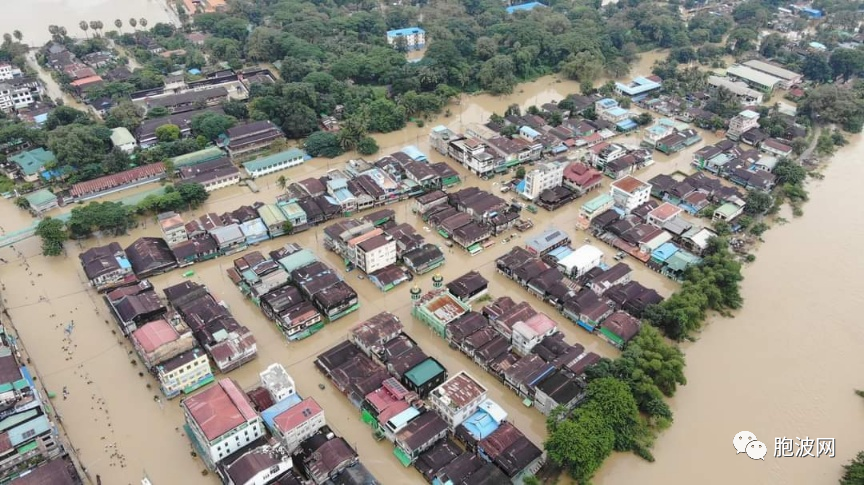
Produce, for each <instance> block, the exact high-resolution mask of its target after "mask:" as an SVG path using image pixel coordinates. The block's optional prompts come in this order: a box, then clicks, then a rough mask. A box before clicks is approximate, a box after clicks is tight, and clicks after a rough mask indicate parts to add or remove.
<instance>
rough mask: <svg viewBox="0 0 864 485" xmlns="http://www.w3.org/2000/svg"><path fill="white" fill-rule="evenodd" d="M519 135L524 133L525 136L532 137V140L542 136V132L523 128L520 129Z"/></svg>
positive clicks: (527, 127)
mask: <svg viewBox="0 0 864 485" xmlns="http://www.w3.org/2000/svg"><path fill="white" fill-rule="evenodd" d="M519 133H522V134H523V135H525V136H530V137H532V138H534V137H538V136H540V132H539V131H537V130H535V129H534V128H531V127H530V126H523V127H522V128H519Z"/></svg>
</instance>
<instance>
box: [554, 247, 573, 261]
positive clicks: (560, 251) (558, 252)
mask: <svg viewBox="0 0 864 485" xmlns="http://www.w3.org/2000/svg"><path fill="white" fill-rule="evenodd" d="M572 252H573V248H571V247H570V246H561V247H560V248H555V249H553V250H552V251H549V253H548V254H549V256H551V257H553V258H555V259H556V260H558V261H561V260H562V259H564V258H566V257H567V256H568V255H569V254H570V253H572Z"/></svg>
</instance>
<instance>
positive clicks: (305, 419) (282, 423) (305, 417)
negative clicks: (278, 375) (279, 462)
mask: <svg viewBox="0 0 864 485" xmlns="http://www.w3.org/2000/svg"><path fill="white" fill-rule="evenodd" d="M261 418H262V420H263V421H264V423H265V424H266V426H267V428H268V429H269V430H270V431H271V432H272V433H273V437H274V438H276V439H278V440H279V441H281V442H282V444H283V446H285V449H286V450H287V451H288V452H289V453H291V452H293V451H294V450H296V449H297V448H299V447H300V444H301V443H303V442H304V441H306V440H307V439H309V438H311V437H312V436H315V435H316V434H318V432H319V431H320V430H321V428H323V427H324V426H325V425H326V424H327V421H326V419H325V417H324V410H323V409H322V408H321V406H320V405H319V404H318V402H317V401H315V399H313V398H311V397H307V398H305V399H301V398H300V397H299V396H298V395H297V394H291V395H289V396H286V397H285V398H283V399H281V400H279V401H277V402H276V403H275V404H274V405H273V406H271V407H270V408H267V409H265V410H264V411H262V412H261Z"/></svg>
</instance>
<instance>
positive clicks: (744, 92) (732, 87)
mask: <svg viewBox="0 0 864 485" xmlns="http://www.w3.org/2000/svg"><path fill="white" fill-rule="evenodd" d="M708 85H709V86H713V87H715V88H723V89H727V90H729V91H730V92H731V93H732V94H734V95H735V97H736V98H738V102H739V103H741V104H742V105H743V106H752V105H754V104H762V99H763V96H762V92H761V91H757V90H755V89H751V88H750V87H749V86H747V83H744V82H741V81H733V80H732V79H729V78H726V77H720V76H708Z"/></svg>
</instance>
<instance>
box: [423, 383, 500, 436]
mask: <svg viewBox="0 0 864 485" xmlns="http://www.w3.org/2000/svg"><path fill="white" fill-rule="evenodd" d="M486 397H487V396H486V388H485V387H483V385H482V384H480V383H479V382H477V380H475V379H474V378H473V377H471V376H470V375H469V374H468V373H467V372H465V371H461V372H459V373H458V374H456V375H455V376H453V377H451V378H450V379H447V381H445V382H444V383H443V384H441V385H440V386H438V387H437V388H435V389H433V390H432V392H431V393H430V394H429V398H428V400H429V405H430V406H432V409H435V410H436V411H438V414H440V415H441V417H442V418H443V419H444V421H446V422H447V425H448V426H449V427H450V429H451V430H453V429H456V427H457V426H459V425H460V424H462V422H463V421H465V420H466V419H467V418H468V417H469V416H471V415H472V414H474V413H475V412H476V411H477V408H479V407H480V403H481V402H483V401H485V400H486Z"/></svg>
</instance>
